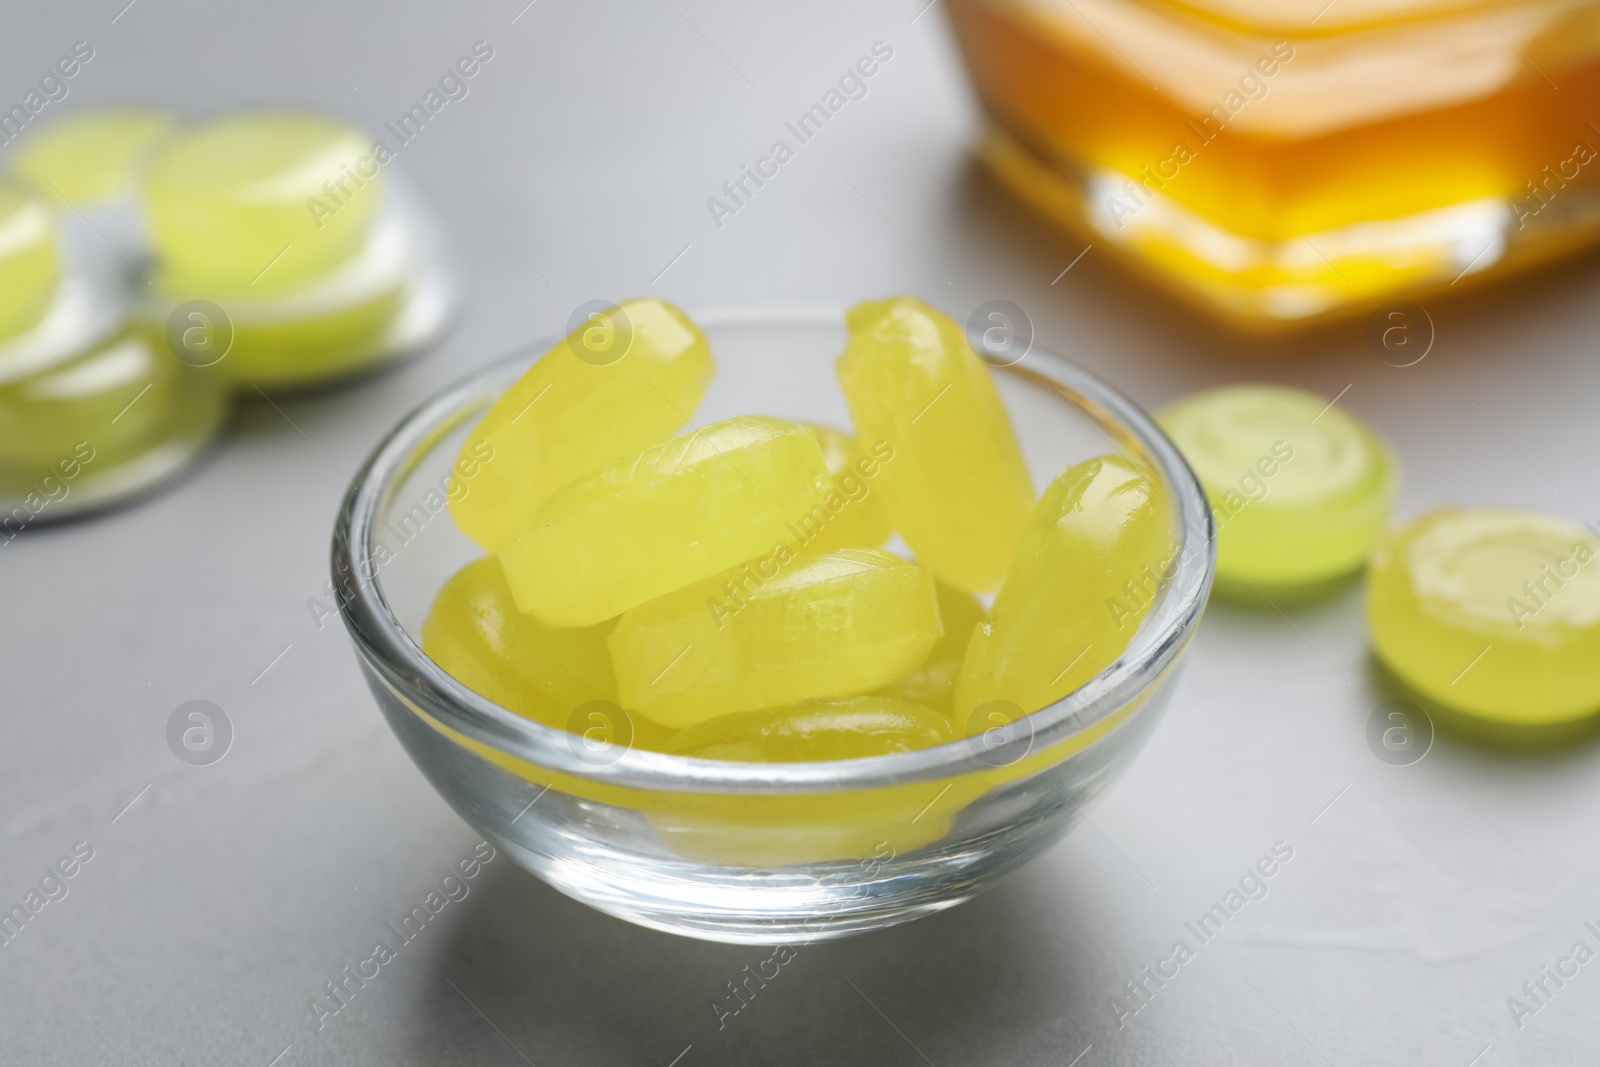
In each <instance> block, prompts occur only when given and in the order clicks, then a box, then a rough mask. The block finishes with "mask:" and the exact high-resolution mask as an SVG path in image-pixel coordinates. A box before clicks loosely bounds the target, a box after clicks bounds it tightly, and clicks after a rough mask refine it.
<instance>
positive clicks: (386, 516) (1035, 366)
mask: <svg viewBox="0 0 1600 1067" xmlns="http://www.w3.org/2000/svg"><path fill="white" fill-rule="evenodd" d="M692 317H693V318H694V319H695V321H696V322H697V323H698V324H699V325H700V326H701V328H702V329H703V330H704V331H705V334H706V336H707V339H708V341H709V343H710V345H711V349H712V353H713V356H714V357H715V359H716V361H717V374H716V377H715V379H714V380H713V382H712V384H711V387H710V389H709V390H708V392H707V395H706V397H705V399H704V401H703V402H702V403H701V405H700V407H699V409H698V410H697V411H695V412H694V413H693V425H695V426H704V425H706V424H707V423H710V422H715V421H717V420H719V419H724V418H729V417H732V416H735V415H744V414H766V415H773V416H778V417H781V418H788V419H796V420H803V421H809V422H821V423H828V424H832V425H834V426H838V427H840V428H843V429H846V430H848V429H849V428H850V418H849V411H848V408H847V406H846V404H845V400H844V396H843V394H842V392H841V391H840V388H839V385H838V382H837V379H836V378H835V375H834V369H833V362H834V359H835V358H836V357H837V356H838V354H839V353H840V352H841V351H842V350H843V347H844V343H845V336H846V334H845V327H844V322H843V315H842V312H841V311H840V309H837V308H812V307H794V306H784V307H770V308H763V307H741V308H732V309H725V310H711V311H707V312H698V313H693V315H692ZM549 343H551V342H548V341H547V342H541V343H539V344H536V345H530V346H528V347H527V348H525V349H522V350H520V351H519V352H517V353H514V354H512V355H511V356H508V357H506V358H505V359H503V360H500V361H497V362H496V363H495V364H492V365H490V366H489V367H488V368H485V370H483V371H481V372H479V373H478V374H476V375H474V376H473V377H472V378H471V379H469V380H468V381H467V382H465V383H463V385H462V386H461V387H460V388H458V389H457V390H454V391H452V392H450V393H448V394H446V395H445V396H443V397H441V398H440V399H438V400H436V401H434V402H433V403H432V404H431V405H428V406H425V408H424V409H423V410H422V411H421V412H419V413H418V414H416V415H414V416H412V417H411V418H410V419H408V420H406V422H405V423H402V425H401V427H400V428H399V429H398V430H397V431H396V433H395V435H394V437H392V438H391V439H390V440H389V441H387V442H385V444H384V445H382V446H380V448H379V451H378V453H376V454H375V457H374V459H373V461H372V464H373V465H374V466H370V467H369V468H368V472H367V473H366V474H364V475H363V476H362V478H361V479H358V483H364V482H366V481H367V480H368V479H369V478H375V479H384V478H386V483H385V484H383V485H382V486H381V487H379V489H381V491H377V490H373V489H372V487H366V490H367V491H372V492H374V493H375V495H373V496H372V497H371V501H372V508H371V510H370V523H363V522H362V521H360V518H361V512H362V504H361V497H362V493H363V491H364V490H363V489H362V488H361V487H360V486H358V491H357V493H356V494H354V495H353V497H352V500H353V505H350V507H351V511H352V512H353V513H355V516H356V519H357V521H355V522H354V523H353V524H352V527H351V534H352V536H353V537H354V538H359V537H360V536H361V535H362V533H363V532H365V533H366V534H367V536H368V538H369V544H368V545H367V546H365V547H363V546H360V545H357V546H353V547H354V549H355V555H356V556H357V557H358V558H359V557H360V556H361V555H362V554H364V552H366V551H370V552H371V553H372V554H373V555H374V556H375V559H376V563H377V567H376V571H375V578H374V580H373V582H372V583H371V585H372V587H373V588H375V590H376V592H377V593H378V597H379V600H380V601H381V604H382V605H383V606H385V607H386V609H387V610H386V611H382V612H380V613H379V614H380V621H381V616H383V615H388V616H391V617H392V620H393V622H394V623H396V624H398V627H399V630H400V631H401V634H400V635H396V636H397V637H399V638H400V640H399V641H398V642H397V643H398V644H400V645H405V646H409V647H408V648H402V649H401V651H402V652H403V653H408V654H409V655H410V656H412V657H414V658H415V659H420V660H422V662H423V663H424V664H427V661H426V659H425V657H422V656H421V653H420V643H421V642H420V636H419V635H420V632H421V626H422V623H423V620H424V619H425V618H426V616H427V613H428V610H429V607H430V605H431V604H432V602H433V599H434V597H435V595H436V594H437V592H438V590H439V589H440V588H441V587H443V586H444V584H445V580H446V579H447V578H448V577H449V576H451V575H452V574H454V573H455V571H456V570H458V569H459V568H460V567H462V566H464V565H465V564H466V563H468V562H470V561H471V560H473V559H475V558H477V557H478V556H479V555H481V550H480V549H479V548H478V547H477V546H476V545H475V544H474V543H473V542H472V541H470V540H469V539H468V538H467V537H466V536H465V535H463V534H462V533H461V532H460V531H459V530H458V529H457V528H456V526H455V523H454V521H453V520H452V519H451V517H450V514H449V511H448V509H447V507H446V506H445V497H446V491H445V487H446V485H447V481H448V478H449V472H450V469H451V464H452V463H453V461H454V459H455V456H456V454H457V452H458V450H459V448H460V445H461V442H462V441H463V439H464V438H465V437H466V434H467V433H468V431H469V429H470V428H471V426H472V425H473V424H474V423H475V422H476V421H477V419H478V417H479V416H480V414H481V413H482V411H483V410H484V407H485V406H486V405H487V404H488V403H489V402H490V401H491V400H492V399H493V397H495V396H496V395H498V393H499V392H500V391H501V390H503V389H504V388H505V387H506V386H508V385H509V384H510V383H511V382H512V381H513V380H515V378H516V377H517V376H518V375H520V374H521V373H522V371H523V370H524V369H525V368H526V367H527V366H528V364H529V363H530V362H531V361H533V360H534V359H536V358H538V356H539V355H540V354H542V352H543V351H544V350H545V348H546V347H547V346H548V344H549ZM994 379H995V381H996V385H997V387H998V389H999V392H1000V395H1001V398H1002V400H1003V402H1004V403H1005V406H1006V409H1007V411H1008V413H1009V415H1010V418H1011V421H1012V425H1013V427H1014V428H1015V431H1016V435H1017V439H1018V441H1019V443H1020V446H1021V449H1022V453H1023V456H1024V459H1025V462H1026V464H1027V467H1028V471H1029V474H1030V476H1031V478H1032V480H1033V483H1034V489H1035V491H1036V492H1038V491H1041V490H1042V489H1043V488H1044V487H1045V486H1046V485H1047V484H1048V483H1049V482H1050V481H1051V480H1052V479H1053V478H1054V477H1055V476H1056V475H1057V474H1058V473H1060V471H1061V470H1062V469H1063V468H1064V467H1066V466H1068V465H1070V464H1073V463H1077V462H1080V461H1082V460H1085V459H1088V458H1091V457H1093V456H1096V455H1103V454H1106V453H1109V452H1115V451H1120V452H1122V453H1123V454H1125V455H1128V456H1129V457H1130V458H1133V459H1136V460H1139V461H1141V462H1144V463H1146V464H1150V465H1152V466H1153V467H1155V468H1156V469H1157V470H1158V471H1159V472H1160V474H1161V475H1162V476H1163V478H1164V480H1165V481H1166V482H1167V483H1168V487H1169V490H1170V491H1171V492H1172V495H1173V501H1174V512H1175V524H1176V526H1177V528H1176V529H1175V530H1174V536H1175V537H1177V538H1180V539H1181V540H1182V543H1183V544H1184V546H1185V550H1186V555H1187V556H1188V562H1186V563H1185V564H1184V565H1183V566H1182V567H1180V568H1179V569H1178V574H1177V577H1175V579H1174V580H1173V581H1172V582H1171V583H1170V584H1168V585H1167V586H1166V587H1165V588H1164V589H1163V590H1162V591H1161V592H1160V594H1159V595H1158V599H1157V603H1156V605H1155V608H1154V609H1153V610H1152V611H1151V613H1150V614H1149V615H1148V616H1147V618H1146V620H1145V622H1144V624H1143V625H1142V626H1141V630H1140V633H1139V635H1138V636H1136V638H1135V640H1134V643H1133V644H1132V645H1130V648H1129V650H1128V652H1127V653H1126V654H1125V655H1124V657H1123V660H1121V661H1119V664H1122V663H1124V662H1125V661H1137V662H1136V665H1137V666H1138V667H1139V668H1140V670H1141V671H1142V670H1144V669H1149V670H1159V669H1161V668H1163V667H1164V665H1165V664H1164V663H1157V662H1154V661H1155V660H1157V659H1160V658H1161V657H1163V656H1166V655H1168V654H1169V653H1170V654H1175V652H1176V649H1177V647H1179V646H1181V644H1182V638H1183V637H1184V636H1186V634H1187V631H1188V629H1189V628H1190V627H1191V626H1192V624H1193V621H1194V618H1195V617H1196V616H1197V615H1198V612H1199V608H1200V606H1201V605H1203V603H1204V599H1205V595H1206V588H1207V587H1208V585H1209V580H1210V566H1211V536H1212V535H1211V529H1210V523H1209V512H1208V511H1207V509H1206V508H1205V504H1204V498H1203V496H1202V495H1201V494H1200V491H1199V487H1198V484H1197V483H1196V482H1195V481H1194V478H1193V475H1192V473H1190V472H1189V470H1188V468H1187V466H1185V465H1184V464H1183V461H1182V459H1181V458H1180V457H1178V455H1177V453H1176V451H1175V450H1174V449H1172V447H1171V445H1170V443H1169V442H1167V441H1166V440H1165V438H1164V437H1162V436H1161V434H1160V432H1159V431H1158V430H1156V429H1155V427H1154V425H1153V423H1151V422H1150V421H1149V420H1148V419H1147V418H1146V417H1145V416H1144V415H1143V413H1142V412H1140V411H1138V409H1136V408H1134V407H1133V406H1132V405H1131V404H1129V403H1128V402H1127V401H1126V400H1124V399H1123V398H1121V397H1120V396H1118V395H1116V394H1114V393H1111V392H1110V391H1109V390H1108V389H1106V388H1105V387H1104V386H1103V385H1101V384H1100V383H1099V382H1097V381H1096V380H1095V379H1093V378H1092V377H1090V376H1088V375H1087V374H1085V373H1084V372H1082V371H1081V370H1078V369H1077V368H1076V367H1074V366H1073V365H1071V364H1070V363H1067V362H1066V361H1063V360H1060V359H1059V358H1057V357H1054V356H1051V355H1048V354H1046V353H1044V352H1042V351H1037V350H1036V351H1033V352H1030V353H1029V354H1028V355H1027V356H1026V357H1024V358H1023V359H1022V360H1021V361H1020V362H1018V363H1016V364H1015V365H1012V366H1007V367H1002V368H998V370H997V372H996V373H995V374H994ZM1080 405H1081V406H1080ZM1086 409H1087V410H1086ZM1090 410H1093V411H1094V412H1095V414H1094V415H1093V416H1092V415H1091V414H1090ZM397 450H398V451H397ZM386 462H388V463H392V464H393V465H394V467H395V469H394V470H393V472H392V474H386V472H385V471H384V469H383V468H384V465H385V463H386ZM890 547H891V548H893V549H897V550H899V551H902V552H904V551H905V546H904V545H903V544H900V543H899V542H898V539H896V540H895V541H892V542H891V543H890ZM362 584H363V586H365V583H362ZM358 596H359V591H358ZM358 607H359V605H358ZM359 623H360V613H359V611H358V612H357V625H358V628H359ZM1119 664H1113V665H1112V667H1110V668H1108V669H1107V671H1106V672H1103V673H1102V675H1101V676H1100V677H1099V678H1097V679H1095V680H1094V681H1092V682H1091V683H1089V684H1088V685H1086V686H1085V687H1084V688H1083V689H1080V690H1079V691H1078V693H1077V694H1074V696H1072V697H1068V698H1066V699H1065V700H1063V701H1062V702H1059V703H1058V704H1057V705H1054V706H1053V709H1055V708H1060V707H1062V705H1065V704H1069V703H1072V704H1075V711H1074V714H1077V715H1078V719H1077V721H1076V723H1066V722H1063V723H1061V724H1060V725H1061V727H1062V730H1061V731H1060V732H1059V736H1065V734H1066V733H1069V732H1072V731H1073V730H1075V729H1078V728H1082V727H1085V726H1087V725H1089V724H1090V723H1092V722H1093V721H1095V719H1097V718H1098V717H1099V716H1100V715H1101V714H1103V713H1106V712H1109V711H1111V710H1114V707H1113V705H1114V704H1115V700H1114V699H1113V697H1114V695H1115V694H1114V693H1113V692H1112V691H1111V688H1110V686H1109V681H1110V680H1111V679H1109V678H1108V676H1111V675H1113V674H1115V673H1116V672H1117V670H1118V666H1119ZM429 666H431V664H430V665H429ZM435 670H436V669H435ZM407 673H408V674H411V675H412V676H413V677H414V676H415V672H407ZM1124 673H1127V672H1124ZM436 681H437V679H436ZM1129 681H1130V682H1134V681H1136V680H1134V679H1130V680H1129ZM1101 683H1107V684H1104V685H1102V684H1101ZM442 684H443V686H444V688H445V689H446V690H447V692H446V693H445V697H446V699H445V700H444V701H443V703H445V704H446V705H447V706H448V705H450V704H452V703H454V704H456V705H458V706H459V705H471V704H472V703H474V699H473V698H474V695H473V694H470V693H466V692H465V691H464V690H462V691H461V692H449V690H451V689H452V687H453V683H452V680H449V679H447V678H446V679H443V683H442ZM1097 687H1098V689H1097ZM453 688H455V689H460V687H458V686H456V687H453ZM1096 689H1097V692H1096V693H1094V694H1091V693H1090V690H1096ZM1091 696H1094V697H1095V698H1096V699H1093V700H1091V699H1090V697H1091ZM1079 698H1082V699H1079ZM476 703H479V704H482V705H486V706H487V707H488V708H490V709H494V710H495V711H497V712H498V711H499V710H500V709H496V708H495V707H494V705H489V704H488V703H487V702H486V701H481V699H479V700H477V701H476ZM1053 709H1052V710H1053ZM494 717H495V718H496V719H500V720H503V722H502V724H501V726H500V727H497V729H496V731H493V733H495V734H496V736H487V735H485V734H484V733H483V732H482V731H480V730H477V729H474V728H473V725H472V724H471V723H468V724H467V732H468V733H471V734H474V735H475V736H478V737H479V738H480V739H481V740H484V741H486V742H487V743H490V744H492V745H496V746H497V747H504V746H503V741H504V730H505V726H504V722H511V723H512V724H513V725H512V726H511V727H510V728H511V729H513V730H516V731H520V732H522V733H529V732H531V733H535V734H537V733H538V732H540V731H541V730H543V729H544V728H542V727H539V726H537V724H532V723H530V722H529V721H528V720H524V719H520V718H519V717H516V716H514V715H512V713H509V712H502V713H501V714H498V715H496V716H494ZM1035 718H1044V716H1035ZM481 722H482V716H481V715H480V716H479V724H480V725H481ZM517 740H518V741H520V740H521V738H517ZM1041 740H1043V738H1042V737H1041ZM535 747H536V746H535ZM940 747H941V748H951V747H952V746H949V745H947V746H940ZM955 747H964V746H961V745H960V744H959V743H955ZM923 751H924V753H931V752H934V751H937V750H923ZM909 755H910V756H912V757H918V756H921V755H922V754H919V753H912V754H909ZM635 757H642V758H643V764H642V765H653V764H657V763H659V764H662V765H663V766H665V765H666V764H667V763H677V764H685V763H706V762H710V761H699V760H683V759H681V758H678V757H667V756H661V755H659V754H655V753H644V752H634V753H629V754H628V759H629V760H634V761H635V762H638V761H637V760H635ZM959 758H960V757H959V755H956V754H953V755H952V756H951V759H950V760H944V761H937V760H932V761H930V760H926V759H918V760H915V761H912V762H917V763H928V764H929V766H927V767H925V768H919V769H918V770H917V771H916V772H915V773H916V775H917V776H918V777H921V776H923V773H922V772H923V771H926V772H927V773H928V774H930V775H931V774H932V773H936V769H935V768H934V767H933V765H932V764H933V763H934V762H944V763H945V764H947V765H948V764H950V763H951V762H953V761H954V760H957V759H959ZM895 760H899V761H906V760H907V757H905V756H896V757H877V758H875V759H873V760H858V761H851V762H853V763H856V764H866V763H879V762H882V761H895ZM743 766H746V765H727V764H724V765H723V767H724V768H727V769H729V770H732V768H733V767H743ZM748 766H749V768H750V772H751V774H755V773H756V768H757V767H758V766H759V767H764V768H765V770H764V771H762V772H760V774H761V776H763V777H766V778H768V780H772V779H773V776H774V775H775V772H776V776H777V777H779V778H782V777H784V775H783V773H782V772H779V771H778V768H779V766H780V765H771V764H766V765H748ZM781 766H782V767H783V768H793V769H794V770H795V784H798V783H799V780H800V779H801V778H804V777H809V776H810V775H809V774H808V773H807V772H803V771H800V770H799V769H800V768H803V767H806V766H807V765H801V764H794V765H781ZM810 766H811V767H813V768H814V769H818V765H810ZM626 769H627V767H626V765H625V766H624V767H622V768H620V770H622V771H625V770H626ZM717 770H719V772H720V769H717ZM618 771H619V768H614V767H612V768H601V769H597V770H596V771H595V773H596V774H597V775H603V776H615V775H616V774H617V773H618ZM752 780H753V779H752ZM747 784H748V783H747Z"/></svg>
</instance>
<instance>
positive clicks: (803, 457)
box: [500, 415, 830, 626]
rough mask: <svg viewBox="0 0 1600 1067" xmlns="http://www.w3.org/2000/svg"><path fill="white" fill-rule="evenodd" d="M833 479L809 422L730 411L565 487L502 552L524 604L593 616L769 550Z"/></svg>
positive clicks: (562, 618) (540, 611)
mask: <svg viewBox="0 0 1600 1067" xmlns="http://www.w3.org/2000/svg"><path fill="white" fill-rule="evenodd" d="M829 485H830V480H829V478H828V469H827V466H826V465H825V464H824V462H823V459H822V451H821V449H820V448H819V447H818V446H817V438H816V435H815V434H813V433H812V432H811V431H810V430H809V429H806V428H805V427H802V426H797V425H795V424H794V423H792V422H785V421H783V420H782V419H774V418H768V417H767V416H764V415H745V416H740V417H739V418H733V419H727V420H725V421H723V422H718V423H713V424H711V425H710V426H706V427H705V428H703V429H700V430H696V431H694V432H692V433H689V434H685V435H683V436H682V437H677V438H674V439H673V440H671V441H667V442H665V443H663V444H660V445H656V446H655V447H654V448H649V449H646V450H645V451H643V452H640V453H638V454H637V455H634V456H625V457H623V458H622V459H620V460H618V461H617V462H616V463H613V464H611V465H610V466H608V467H604V468H602V469H600V470H598V471H596V472H595V473H593V474H590V475H588V476H587V477H584V478H581V479H579V480H578V481H576V482H572V483H570V484H568V485H565V486H563V487H561V488H560V489H557V490H556V491H555V492H553V493H551V494H550V495H549V496H548V497H546V498H545V500H544V502H543V503H541V504H540V505H539V506H538V507H537V508H535V509H534V510H533V512H532V513H530V514H529V515H527V516H526V517H525V518H524V519H523V520H522V522H521V524H520V525H519V526H518V527H517V530H516V531H515V532H514V533H513V535H512V537H511V540H510V541H509V542H507V544H506V545H505V547H504V548H502V549H501V550H500V562H501V564H502V566H504V568H505V572H506V580H507V582H508V583H509V585H510V586H511V591H512V593H513V595H514V596H515V597H516V600H517V604H518V606H519V607H520V608H521V609H522V610H523V611H526V612H528V613H529V614H531V615H537V616H539V617H540V618H542V619H544V620H545V621H547V622H550V623H552V624H554V625H558V626H588V625H591V624H593V623H596V622H600V621H602V620H604V619H609V618H611V617H613V616H615V615H620V614H622V613H623V612H624V611H627V610H628V609H629V608H631V607H634V606H635V605H638V604H642V603H644V602H645V601H647V600H652V599H654V598H656V597H659V596H661V595H662V594H664V593H669V592H671V591H672V590H674V589H678V588H680V587H682V586H685V585H688V584H690V583H691V582H697V581H699V580H700V579H702V578H708V577H710V576H712V575H714V574H716V573H718V572H719V571H723V570H726V569H727V568H729V567H732V566H734V565H735V564H738V563H741V562H743V561H744V560H747V559H753V558H755V557H756V556H757V555H760V554H761V553H763V552H768V551H770V550H771V549H772V547H773V546H774V545H775V544H778V543H780V542H782V541H783V540H784V539H785V538H786V536H787V530H788V524H789V523H791V522H792V521H793V520H794V519H795V518H797V517H798V516H800V515H804V514H807V513H809V512H810V511H811V509H812V508H813V507H815V506H818V505H819V504H821V503H822V502H823V501H824V499H825V498H826V495H827V493H828V488H829Z"/></svg>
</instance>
